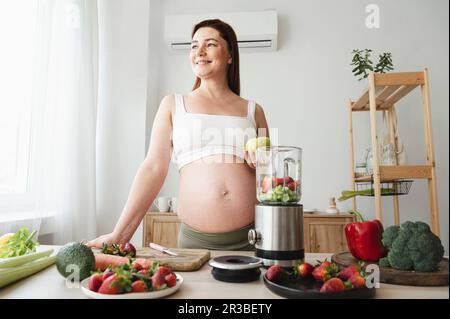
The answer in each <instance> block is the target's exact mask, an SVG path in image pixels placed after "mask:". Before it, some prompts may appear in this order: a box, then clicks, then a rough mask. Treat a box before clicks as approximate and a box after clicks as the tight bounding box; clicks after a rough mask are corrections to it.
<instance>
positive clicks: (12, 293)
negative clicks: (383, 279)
mask: <svg viewBox="0 0 450 319" xmlns="http://www.w3.org/2000/svg"><path fill="white" fill-rule="evenodd" d="M48 247H51V248H56V249H57V248H58V247H57V246H43V248H48ZM236 254H239V255H248V256H252V255H253V253H252V252H236V251H225V252H224V251H212V252H211V256H212V257H216V256H222V255H236ZM331 255H332V254H312V253H308V254H306V260H307V261H309V262H315V261H316V260H318V259H319V260H323V259H325V258H326V257H327V258H328V259H330V257H331ZM264 272H265V270H264V269H262V273H263V274H264ZM180 274H181V276H182V277H183V278H184V283H183V285H182V286H181V288H180V289H179V290H178V291H177V292H176V293H174V294H173V295H171V296H168V297H167V298H180V299H187V298H189V299H249V298H252V299H278V298H282V297H280V296H278V295H276V294H274V293H272V292H271V291H270V290H269V289H267V288H266V287H265V285H264V283H263V279H262V276H261V277H260V279H259V281H254V282H250V283H241V284H236V283H226V282H220V281H217V280H215V279H214V278H213V277H212V275H211V268H210V267H209V266H208V264H207V263H206V264H205V265H203V267H202V268H200V269H199V270H198V271H194V272H180ZM9 298H14V299H21V298H25V299H34V298H44V299H46V298H49V299H62V298H63V299H80V298H87V297H86V296H85V295H84V294H83V292H82V291H81V289H80V288H68V287H66V282H65V280H64V278H63V277H62V276H61V275H60V274H59V273H58V271H57V269H56V267H55V266H54V265H53V266H51V267H48V268H47V269H44V270H43V271H41V272H39V273H37V274H35V275H33V276H30V277H28V278H25V279H23V280H21V281H18V282H16V283H13V284H11V285H9V286H7V287H3V288H0V299H9ZM376 298H384V299H415V298H420V299H428V298H433V299H441V298H445V299H448V298H449V288H448V286H446V287H411V286H397V285H388V284H380V288H379V289H378V290H377V293H376Z"/></svg>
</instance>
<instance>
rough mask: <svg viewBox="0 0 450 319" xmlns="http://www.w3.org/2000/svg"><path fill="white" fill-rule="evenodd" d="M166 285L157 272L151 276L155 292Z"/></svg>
mask: <svg viewBox="0 0 450 319" xmlns="http://www.w3.org/2000/svg"><path fill="white" fill-rule="evenodd" d="M165 283H166V280H165V279H164V276H163V275H162V274H161V273H160V272H159V271H157V272H156V273H155V274H154V275H153V276H152V287H153V288H154V289H156V290H158V289H162V288H163V285H164V284H165Z"/></svg>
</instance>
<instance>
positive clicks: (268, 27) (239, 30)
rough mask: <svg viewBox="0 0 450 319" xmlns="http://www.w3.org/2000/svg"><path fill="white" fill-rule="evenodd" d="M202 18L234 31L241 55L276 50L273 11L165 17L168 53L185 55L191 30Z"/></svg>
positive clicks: (274, 15) (275, 22)
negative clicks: (219, 23) (217, 20)
mask: <svg viewBox="0 0 450 319" xmlns="http://www.w3.org/2000/svg"><path fill="white" fill-rule="evenodd" d="M205 19H220V20H222V21H224V22H226V23H228V24H229V25H231V26H232V27H233V29H234V31H235V32H236V36H237V39H238V45H239V48H240V51H241V52H255V51H276V50H277V37H278V20H277V12H276V11H275V10H268V11H258V12H235V13H208V14H190V15H167V16H166V17H165V26H164V38H165V41H166V43H167V45H168V46H169V49H170V51H172V52H186V51H188V50H190V47H191V32H192V28H193V27H194V25H195V24H197V23H198V22H200V21H202V20H205Z"/></svg>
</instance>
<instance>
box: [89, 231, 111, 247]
mask: <svg viewBox="0 0 450 319" xmlns="http://www.w3.org/2000/svg"><path fill="white" fill-rule="evenodd" d="M103 243H106V244H108V245H109V244H117V243H118V240H117V238H116V236H115V235H114V233H109V234H106V235H102V236H99V237H97V238H95V239H93V240H91V241H89V242H87V243H86V246H88V247H96V248H102V246H103Z"/></svg>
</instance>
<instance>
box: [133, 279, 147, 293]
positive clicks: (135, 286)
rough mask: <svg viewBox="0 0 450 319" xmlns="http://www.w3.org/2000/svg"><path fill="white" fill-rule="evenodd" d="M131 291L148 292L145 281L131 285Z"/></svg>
mask: <svg viewBox="0 0 450 319" xmlns="http://www.w3.org/2000/svg"><path fill="white" fill-rule="evenodd" d="M131 289H132V291H133V292H145V291H147V286H146V285H145V283H144V281H143V280H136V281H135V282H133V283H132V284H131Z"/></svg>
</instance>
